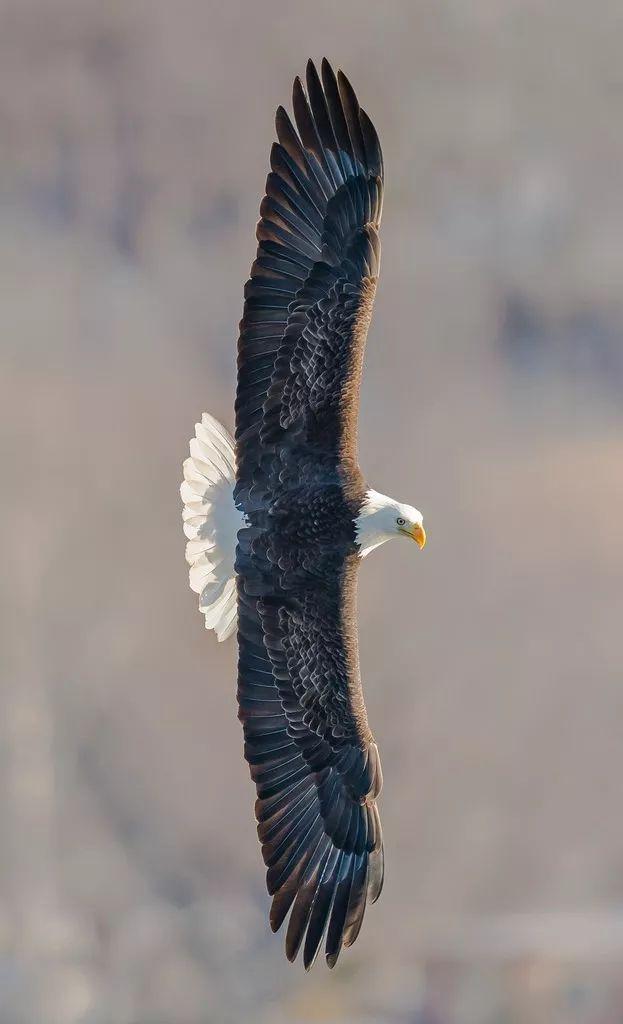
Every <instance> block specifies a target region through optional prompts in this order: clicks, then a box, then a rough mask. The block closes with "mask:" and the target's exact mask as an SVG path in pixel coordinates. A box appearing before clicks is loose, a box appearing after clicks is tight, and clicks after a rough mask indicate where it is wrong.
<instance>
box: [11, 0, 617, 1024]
mask: <svg viewBox="0 0 623 1024" xmlns="http://www.w3.org/2000/svg"><path fill="white" fill-rule="evenodd" d="M0 16H1V25H2V29H1V32H0V152H1V156H0V281H1V282H2V285H1V292H2V298H1V301H0V317H1V324H2V326H1V339H2V340H1V346H2V373H1V377H0V409H1V416H2V429H1V440H0V445H1V450H2V456H3V465H4V468H3V479H4V488H3V496H2V502H1V503H0V516H1V519H2V526H3V530H2V533H3V541H4V543H3V556H2V560H3V573H2V577H3V581H2V594H1V603H2V608H1V610H2V614H1V616H0V624H1V629H2V633H3V637H2V641H1V644H2V651H3V655H4V657H3V659H2V660H3V663H4V668H3V677H4V678H3V682H2V687H1V689H0V815H1V820H2V830H1V833H0V1021H1V1022H2V1024H213V1022H214V1024H238V1022H244V1021H247V1020H249V1019H251V1018H252V1019H253V1020H254V1021H255V1022H256V1024H299V1022H300V1024H306V1022H325V1024H333V1022H335V1024H337V1022H339V1024H350V1022H353V1024H354V1022H357V1024H368V1022H378V1024H620V1022H621V1020H623V972H622V967H623V815H622V813H621V778H622V776H623V743H622V731H623V685H622V683H623V680H622V668H623V656H622V654H621V632H622V623H623V588H622V583H623V538H622V530H621V524H622V522H623V429H622V428H623V299H622V289H621V281H622V279H623V247H622V244H621V235H622V231H623V188H622V186H621V168H622V167H623V132H622V131H621V122H622V115H623V70H622V68H623V16H622V13H621V5H620V3H619V2H618V0H601V2H600V3H598V4H592V5H588V4H586V3H585V2H583V0H549V2H548V3H542V2H541V3H539V2H535V0H473V2H472V3H470V4H466V3H464V0H443V2H441V3H440V2H438V0H436V2H433V0H416V2H413V0H402V2H398V0H389V2H386V3H383V4H376V5H373V4H362V3H361V2H360V0H342V2H340V3H337V4H336V3H334V2H330V0H314V3H313V5H310V4H307V3H300V2H298V0H297V2H293V3H290V4H284V3H283V2H276V0H263V2H262V3H261V4H250V3H241V2H240V0H228V2H227V3H222V4H221V3H219V4H217V3H213V2H211V0H178V2H177V3H175V4H171V3H169V2H167V0H128V2H122V0H107V2H102V0H52V2H50V0H1V2H0ZM325 54H326V55H327V56H328V57H329V58H330V59H331V60H332V61H333V62H334V63H335V64H336V65H340V66H342V67H343V68H344V69H345V71H346V72H347V74H348V75H349V77H350V78H351V80H352V82H353V83H354V85H355V88H356V90H357V92H358V94H359V97H360V99H361V102H362V103H363V105H364V106H365V107H366V109H367V110H368V112H369V113H370V115H371V116H372V118H373V119H374V121H375V123H376V125H377V127H378V129H379V132H380V135H381V139H382V143H383V148H384V153H385V160H386V169H387V190H386V202H385V212H384V222H383V233H382V234H383V245H384V257H383V260H384V264H383V274H382V278H381V285H380V290H379V294H378V298H377V303H376V312H375V316H374V321H373V326H372V330H371V334H370V338H369V345H368V354H367V362H366V373H365V382H364V387H363V401H362V421H361V450H362V465H363V469H364V472H365V473H366V475H367V476H368V479H369V480H370V481H371V482H372V483H373V485H374V486H375V487H377V488H378V489H380V490H382V491H385V492H388V493H390V494H396V495H397V496H398V497H401V498H403V499H404V500H407V501H409V502H413V503H415V504H416V505H418V506H419V507H420V508H422V509H423V511H424V513H425V519H426V525H427V529H428V533H429V544H428V545H427V548H426V550H425V551H424V552H423V553H422V554H421V555H420V554H418V552H417V551H415V550H414V549H412V548H411V547H408V546H407V545H405V546H404V547H403V545H401V544H396V545H389V546H388V547H387V548H386V549H384V550H383V552H382V554H376V555H374V556H372V558H371V559H370V560H369V561H368V562H366V565H365V566H364V568H363V570H362V573H361V581H360V629H361V648H362V650H361V656H362V668H363V677H364V686H365V692H366V698H367V705H368V712H369V716H370V720H371V723H372V726H373V728H374V731H375V734H376V738H377V740H378V743H379V747H380V749H381V753H382V759H383V768H384V776H385V789H384V792H383V795H382V798H381V816H382V819H383V824H384V829H385V835H386V863H387V874H386V884H385V889H384V892H383V896H382V898H381V900H380V901H379V903H378V904H376V905H375V906H374V907H371V908H369V910H368V913H367V916H366V921H365V924H364V928H363V930H362V933H361V936H360V938H359V940H358V942H357V944H356V946H355V947H354V948H353V949H352V950H348V951H346V952H345V953H344V954H343V956H342V958H341V960H340V963H339V966H338V968H337V969H336V971H335V972H333V973H330V972H328V971H327V970H326V969H325V967H324V963H323V962H319V963H318V964H317V966H316V968H315V969H314V971H313V972H312V973H311V975H309V976H306V975H305V974H304V973H303V970H302V967H301V966H300V965H299V964H297V965H296V966H290V965H288V964H287V962H286V961H285V959H284V956H283V952H282V942H283V938H282V936H281V935H279V936H277V937H274V936H272V934H271V933H270V931H269V927H268V923H267V911H268V905H269V900H268V897H267V895H266V893H265V889H264V869H263V866H262V863H261V858H260V851H259V848H258V845H257V840H256V834H255V826H254V820H253V800H254V790H253V786H252V784H251V782H250V780H249V777H248V770H247V766H246V765H245V763H244V761H243V758H242V741H241V729H240V725H239V723H238V721H237V720H236V704H235V645H234V644H233V643H232V642H229V643H227V644H225V645H222V646H219V645H217V644H216V642H215V640H214V638H213V634H211V633H210V634H207V633H206V632H205V630H204V628H203V619H202V617H201V616H200V614H199V613H198V611H197V609H196V605H197V599H196V596H195V595H193V594H191V592H190V590H189V589H188V585H187V572H186V565H185V562H184V537H183V535H182V529H181V517H180V511H181V506H180V500H179V494H178V487H179V482H180V478H181V462H182V460H183V458H184V457H185V456H186V454H187V442H188V438H189V437H190V436H191V434H192V433H193V425H194V423H195V421H196V420H197V419H198V418H199V417H200V414H201V412H202V411H203V410H204V409H206V410H209V411H210V412H212V413H213V414H215V415H216V416H217V417H218V418H219V419H221V420H222V421H223V422H224V423H225V424H227V425H228V426H229V427H230V428H231V426H232V420H233V409H232V405H233V394H234V383H235V346H236V338H237V324H238V320H239V317H240V314H241V308H242V306H241V303H242V299H241V297H242V286H243V283H244V281H245V279H246V277H247V274H248V270H249V267H250V263H251V260H252V258H253V254H254V225H255V222H256V220H257V216H258V204H259V199H260V197H261V194H262V190H263V183H264V179H265V175H266V172H267V167H268V154H269V148H270V143H271V140H272V138H273V114H274V110H275V108H276V106H277V104H278V103H281V102H284V103H285V102H288V101H289V96H290V90H291V83H292V79H293V77H294V75H295V74H296V73H299V72H300V73H302V72H303V71H304V68H305V62H306V59H307V57H308V56H310V55H311V56H313V57H315V58H316V59H319V58H321V57H322V56H323V55H325Z"/></svg>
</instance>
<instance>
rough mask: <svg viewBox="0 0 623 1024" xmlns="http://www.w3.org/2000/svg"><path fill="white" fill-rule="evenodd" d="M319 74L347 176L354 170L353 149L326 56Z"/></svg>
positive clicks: (333, 76) (333, 75)
mask: <svg viewBox="0 0 623 1024" xmlns="http://www.w3.org/2000/svg"><path fill="white" fill-rule="evenodd" d="M321 74H322V84H323V86H324V93H325V97H326V101H327V110H328V113H329V118H330V120H331V125H332V126H333V132H334V135H335V138H336V140H337V143H338V146H339V153H340V160H341V162H342V165H343V167H344V177H345V178H347V177H350V175H351V174H354V172H355V163H354V156H353V150H352V145H351V141H350V135H349V133H348V125H347V123H346V118H345V116H344V110H343V108H342V101H341V99H340V93H339V89H338V84H337V79H336V77H335V73H334V71H333V68H332V67H331V65H330V64H329V62H328V60H326V58H325V59H324V60H323V62H322V68H321Z"/></svg>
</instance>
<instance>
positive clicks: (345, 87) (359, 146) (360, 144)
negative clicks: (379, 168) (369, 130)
mask: <svg viewBox="0 0 623 1024" xmlns="http://www.w3.org/2000/svg"><path fill="white" fill-rule="evenodd" d="M337 86H338V91H339V94H340V99H341V101H342V109H343V111H344V117H345V118H346V124H347V126H348V134H349V137H350V142H351V146H352V150H353V156H354V157H355V159H356V160H357V161H358V162H359V163H360V164H361V166H362V167H365V166H366V148H365V144H364V141H363V132H362V130H361V124H360V123H359V103H358V102H357V97H356V96H355V93H354V90H353V87H352V85H351V84H350V82H349V81H348V79H347V77H346V75H345V74H344V72H343V71H338V73H337Z"/></svg>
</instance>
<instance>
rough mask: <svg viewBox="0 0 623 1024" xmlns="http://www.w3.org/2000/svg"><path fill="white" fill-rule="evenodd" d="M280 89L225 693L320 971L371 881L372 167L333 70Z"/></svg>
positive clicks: (248, 375)
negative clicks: (367, 602)
mask: <svg viewBox="0 0 623 1024" xmlns="http://www.w3.org/2000/svg"><path fill="white" fill-rule="evenodd" d="M307 92H308V96H306V95H305V93H304V91H303V87H302V85H301V83H300V82H299V81H298V79H297V80H296V82H295V85H294V97H293V105H294V115H295V120H296V125H297V128H298V134H297V131H296V130H295V128H294V127H293V125H292V123H291V122H290V120H289V118H288V116H287V114H286V113H285V111H284V110H283V109H282V108H280V109H279V111H278V112H277V135H278V138H279V142H278V143H276V144H275V145H274V146H273V150H272V153H271V166H272V171H271V174H269V176H268V181H267V185H266V197H265V199H264V201H263V203H262V207H261V220H260V222H259V225H258V232H257V234H258V240H259V246H258V253H257V259H256V261H255V263H254V264H253V268H252V272H251V279H250V281H249V282H248V283H247V286H246V290H245V299H246V301H245V310H244V316H243V319H242V321H241V334H240V340H239V348H238V391H237V398H236V440H237V466H238V469H237V483H236V500H237V503H238V505H239V507H240V508H241V509H242V510H243V511H244V513H245V515H246V516H247V520H248V523H249V525H248V527H247V528H246V529H243V530H242V531H241V532H240V533H239V542H238V552H237V560H236V573H237V580H238V644H239V671H238V700H239V706H240V712H239V714H240V718H241V720H242V722H243V725H244V734H245V756H246V757H247V760H248V761H249V763H250V766H251V775H252V777H253V779H254V781H255V783H256V785H257V796H258V798H257V803H256V816H257V820H258V834H259V838H260V841H261V843H262V852H263V856H264V860H265V863H266V865H267V868H268V872H267V884H268V889H269V892H270V893H271V895H272V896H273V903H272V908H271V925H272V927H273V929H275V930H276V929H277V928H279V927H280V926H281V924H282V923H283V921H284V920H285V918H286V916H287V914H288V912H290V918H289V923H288V929H287V935H286V953H287V955H288V957H289V958H290V959H294V957H295V956H296V954H297V952H298V950H299V948H300V946H301V945H302V944H303V960H304V964H305V967H306V968H307V967H309V966H310V965H311V963H312V962H313V960H314V958H315V956H316V954H317V951H318V949H319V946H320V944H321V942H322V938H323V935H324V934H325V932H326V936H327V938H326V957H327V962H328V964H329V966H331V967H332V966H333V965H334V964H335V962H336V961H337V958H338V955H339V952H340V950H341V948H342V946H343V945H350V944H351V943H352V942H354V940H355V938H356V937H357V935H358V932H359V929H360V927H361V922H362V920H363V914H364V911H365V906H366V901H368V900H374V899H376V898H377V897H378V895H379V893H380V891H381V887H382V883H383V846H382V837H381V826H380V822H379V817H378V810H377V806H376V797H377V796H378V793H379V791H380V788H381V780H382V777H381V768H380V761H379V757H378V751H377V747H376V743H375V742H374V739H373V736H372V733H371V732H370V729H369V726H368V721H367V717H366V712H365V707H364V702H363V694H362V691H361V682H360V676H359V661H358V651H357V628H356V618H355V602H356V576H357V565H358V557H357V550H356V547H355V543H354V527H353V515H354V512H355V509H356V508H357V507H358V505H359V504H360V502H361V500H362V498H363V493H364V484H363V478H362V477H361V474H360V472H359V468H358V465H357V452H356V429H357V412H358V402H359V383H360V376H361V367H362V360H363V350H364V345H365V339H366V334H367V330H368V325H369V322H370V317H371V313H372V304H373V299H374V293H375V289H376V280H377V276H378V270H379V259H380V245H379V241H378V227H379V224H380V218H381V206H382V190H383V163H382V157H381V150H380V146H379V142H378V138H377V136H376V132H375V131H374V128H373V127H372V124H371V122H370V120H369V118H368V117H367V116H366V114H365V113H364V112H363V111H362V110H361V109H360V107H359V104H358V102H357V100H356V98H355V95H354V93H353V91H352V88H351V86H350V85H349V83H348V81H347V79H346V78H345V77H344V76H343V75H341V73H340V74H339V75H338V77H337V79H336V77H335V75H334V74H333V71H332V70H331V68H330V66H329V65H328V64H327V62H326V61H325V62H323V65H322V82H321V81H320V79H319V77H318V74H317V72H316V69H315V67H314V65H313V64H311V63H310V64H309V65H308V69H307Z"/></svg>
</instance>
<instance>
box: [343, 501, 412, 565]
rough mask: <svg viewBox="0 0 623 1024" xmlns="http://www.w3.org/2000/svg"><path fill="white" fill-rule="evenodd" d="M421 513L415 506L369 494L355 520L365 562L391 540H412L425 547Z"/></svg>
mask: <svg viewBox="0 0 623 1024" xmlns="http://www.w3.org/2000/svg"><path fill="white" fill-rule="evenodd" d="M422 520H423V516H422V513H421V512H420V511H419V510H418V509H417V508H414V507H413V505H405V504H404V502H402V501H396V500H395V499H394V498H389V497H388V496H387V495H386V494H380V493H379V492H378V491H372V490H370V491H368V492H367V493H366V497H365V500H364V502H363V505H362V506H361V511H360V513H359V515H358V516H357V518H356V520H355V535H356V540H357V544H358V545H359V549H360V551H359V553H360V555H361V557H362V558H363V557H364V555H368V554H369V553H370V552H371V551H372V550H374V548H378V546H379V544H384V543H385V541H386V540H391V539H392V537H409V538H410V539H411V540H414V541H415V542H416V544H417V546H418V547H419V548H420V549H421V548H423V547H424V545H425V543H426V532H425V530H424V526H423V522H422Z"/></svg>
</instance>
